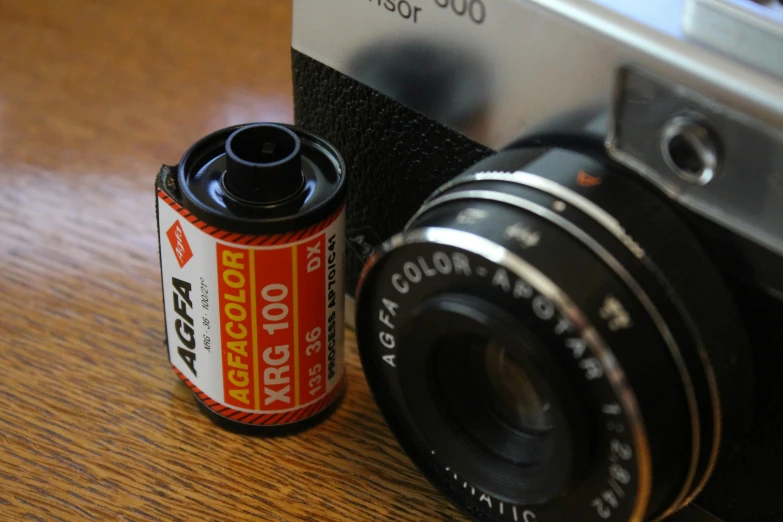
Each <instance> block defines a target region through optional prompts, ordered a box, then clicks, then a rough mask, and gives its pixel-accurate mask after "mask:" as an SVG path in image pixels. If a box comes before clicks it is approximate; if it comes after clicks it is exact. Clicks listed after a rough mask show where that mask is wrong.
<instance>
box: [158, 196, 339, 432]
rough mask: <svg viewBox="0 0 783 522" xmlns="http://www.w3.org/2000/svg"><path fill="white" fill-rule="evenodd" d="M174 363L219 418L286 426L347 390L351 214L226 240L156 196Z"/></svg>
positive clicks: (229, 236) (167, 199)
mask: <svg viewBox="0 0 783 522" xmlns="http://www.w3.org/2000/svg"><path fill="white" fill-rule="evenodd" d="M158 219H159V230H160V231H161V233H162V234H165V236H166V239H165V240H164V239H163V238H161V239H162V240H161V243H160V244H161V269H162V272H163V292H164V306H165V311H166V326H167V337H168V346H169V358H170V360H171V364H172V366H173V367H174V369H175V371H176V372H177V374H178V375H179V376H180V377H181V378H182V379H183V380H184V381H185V382H187V383H188V385H189V386H190V387H191V388H192V389H193V390H194V392H195V393H196V394H197V396H198V397H199V399H200V400H201V401H202V402H203V403H204V404H205V405H207V406H208V407H209V408H211V409H212V410H213V411H215V412H217V413H219V414H220V415H223V416H225V417H227V418H231V419H233V420H236V421H238V422H243V423H248V424H259V425H268V424H288V423H291V422H296V421H299V420H303V419H305V418H307V417H310V416H312V415H314V414H315V413H318V412H319V411H321V410H322V409H324V408H326V407H327V406H328V405H329V404H331V402H332V401H333V400H334V399H336V398H337V395H338V394H339V392H340V388H341V386H342V384H343V378H344V365H343V324H344V323H343V305H344V283H343V274H344V247H345V243H344V220H345V216H344V210H343V209H340V210H339V211H338V212H336V213H335V214H334V215H332V216H330V217H329V218H327V219H325V220H324V221H322V222H320V223H318V224H316V225H313V226H311V227H308V228H306V229H303V230H297V231H293V232H290V233H287V234H278V235H274V236H247V235H245V236H243V235H239V234H232V233H229V232H225V231H220V230H217V229H215V228H214V227H210V226H208V225H207V224H206V223H203V222H201V221H199V220H198V219H197V218H195V216H193V215H192V214H190V213H189V212H188V211H187V210H185V209H183V208H182V207H181V206H180V205H179V204H177V203H176V202H175V201H173V200H172V199H171V198H170V197H169V196H168V195H166V194H165V193H164V192H162V191H159V192H158Z"/></svg>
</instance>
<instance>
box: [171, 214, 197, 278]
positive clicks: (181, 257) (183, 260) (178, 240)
mask: <svg viewBox="0 0 783 522" xmlns="http://www.w3.org/2000/svg"><path fill="white" fill-rule="evenodd" d="M166 237H168V238H169V243H171V249H172V250H174V255H175V256H176V257H177V263H179V267H180V268H183V267H184V266H185V265H186V264H187V263H188V261H190V258H191V257H193V251H192V250H191V249H190V245H189V244H188V238H186V237H185V231H184V230H182V225H180V224H179V220H177V221H175V222H174V224H173V225H171V227H170V228H169V229H168V231H167V232H166Z"/></svg>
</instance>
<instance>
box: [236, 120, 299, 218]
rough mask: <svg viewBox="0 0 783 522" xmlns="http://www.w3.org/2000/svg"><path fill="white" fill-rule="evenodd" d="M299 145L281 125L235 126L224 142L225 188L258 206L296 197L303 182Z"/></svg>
mask: <svg viewBox="0 0 783 522" xmlns="http://www.w3.org/2000/svg"><path fill="white" fill-rule="evenodd" d="M301 148H302V144H301V142H300V141H299V137H298V136H297V135H296V134H295V133H294V132H293V131H291V130H289V129H287V128H286V127H283V126H281V125H275V124H271V123H261V124H257V125H248V126H246V127H242V128H240V129H237V130H236V131H234V133H233V134H231V136H229V137H228V140H227V141H226V172H225V175H224V178H223V184H224V186H225V188H226V191H227V192H228V194H230V195H231V196H233V197H234V198H236V199H239V200H242V201H247V202H250V203H255V204H259V205H268V204H273V203H277V202H282V201H285V200H287V199H289V198H291V197H293V196H295V195H296V194H297V193H298V192H299V191H300V189H301V188H302V186H303V185H304V181H305V178H304V175H303V174H302V157H301Z"/></svg>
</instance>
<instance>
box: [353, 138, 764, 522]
mask: <svg viewBox="0 0 783 522" xmlns="http://www.w3.org/2000/svg"><path fill="white" fill-rule="evenodd" d="M569 147H570V148H571V149H572V150H566V149H561V148H556V147H548V148H546V149H542V148H524V150H510V151H505V152H501V153H499V154H497V155H495V156H493V157H492V158H489V159H488V160H485V161H484V162H482V163H481V164H479V165H477V166H476V167H475V168H473V169H471V171H470V172H468V173H466V174H464V175H462V176H460V177H458V178H455V179H454V180H452V181H451V182H449V183H447V184H446V185H445V186H443V187H442V188H441V189H439V190H438V191H437V192H436V193H435V194H433V196H431V198H430V199H429V200H428V201H427V202H426V203H425V204H424V206H423V207H422V209H421V210H420V211H419V213H417V215H416V216H415V217H414V218H413V219H412V220H411V222H410V223H409V225H408V227H407V228H406V230H405V231H404V232H402V233H401V234H398V235H397V236H395V237H393V238H392V239H391V240H389V241H388V242H387V243H386V244H385V245H384V246H383V247H382V249H381V251H380V252H379V253H378V254H377V255H376V256H375V257H374V258H373V259H372V260H371V261H370V262H369V263H368V265H367V267H366V268H365V271H364V273H363V275H362V280H361V283H360V287H359V292H358V303H357V318H356V324H357V336H358V340H359V347H360V353H361V357H362V364H363V366H364V370H365V374H366V375H367V378H368V382H369V383H370V386H371V388H372V390H373V393H374V395H375V397H376V400H377V401H378V404H379V406H380V408H381V411H382V412H383V413H384V416H385V417H386V419H387V422H388V423H389V425H390V427H391V428H392V430H393V431H394V432H395V435H396V436H397V438H398V439H399V441H400V443H401V445H402V446H403V448H404V449H405V450H406V451H407V453H408V454H409V455H410V456H411V458H412V459H413V460H414V462H415V463H416V464H417V465H418V466H419V467H420V468H421V469H422V471H423V472H424V473H425V474H426V475H427V477H428V478H429V479H430V480H431V481H432V482H433V483H434V484H435V485H436V486H438V487H439V488H440V489H442V490H443V491H444V492H445V493H446V494H447V495H448V496H449V497H450V498H451V499H452V500H453V501H454V502H455V503H456V504H458V505H459V506H460V507H461V508H462V509H463V510H464V511H465V512H466V513H468V514H469V515H471V516H472V517H473V518H475V519H477V520H514V521H519V520H524V521H525V522H534V521H543V520H610V521H618V522H619V521H629V520H630V521H642V520H656V519H659V518H662V517H663V516H666V515H668V514H669V513H672V512H674V511H676V510H677V509H679V508H680V507H682V506H683V505H684V504H685V503H687V502H688V501H689V500H690V499H692V498H693V497H694V496H695V495H696V494H697V493H698V491H700V489H701V488H702V487H703V486H704V484H705V482H706V480H707V479H708V477H709V475H710V473H711V471H712V469H713V467H714V465H715V461H716V459H717V455H718V450H719V447H720V444H721V438H722V436H723V434H724V432H725V431H726V430H725V429H724V428H725V425H727V424H728V425H730V426H731V425H734V424H737V423H738V422H739V421H738V420H736V419H738V418H739V415H740V413H741V411H740V410H741V408H738V407H737V406H736V405H737V404H747V402H745V398H744V397H745V396H746V394H747V390H748V388H749V382H750V371H749V362H748V357H747V354H748V353H749V350H748V348H747V340H746V338H745V334H744V332H743V329H742V326H741V322H740V319H739V317H738V314H737V310H736V309H735V306H734V304H733V301H732V299H731V295H730V293H729V291H728V290H727V288H726V286H725V284H724V282H723V281H722V279H721V276H720V274H719V272H718V270H717V269H716V268H715V267H714V265H713V264H712V262H711V261H710V259H709V257H708V256H707V254H706V253H705V252H704V251H702V249H701V248H700V247H699V245H698V241H697V240H696V239H695V237H694V236H693V235H692V234H691V233H690V232H689V230H688V228H687V226H686V224H685V223H684V221H683V220H682V219H681V218H679V217H678V216H677V215H676V214H675V213H674V212H673V211H672V210H671V209H670V208H669V207H668V205H667V204H666V203H665V202H664V201H662V200H661V199H659V196H658V195H657V194H655V193H654V191H652V190H651V189H649V188H648V187H646V186H645V185H643V184H642V183H641V182H640V180H638V179H633V175H631V174H630V173H628V172H626V171H623V170H622V169H621V168H620V167H617V166H615V165H613V164H611V163H610V162H608V160H605V159H604V158H602V157H601V156H600V154H598V153H593V152H592V151H593V150H597V147H595V148H593V147H591V146H585V147H573V146H572V144H569ZM577 149H578V150H580V151H581V152H576V151H575V150H577ZM726 397H731V400H728V399H726Z"/></svg>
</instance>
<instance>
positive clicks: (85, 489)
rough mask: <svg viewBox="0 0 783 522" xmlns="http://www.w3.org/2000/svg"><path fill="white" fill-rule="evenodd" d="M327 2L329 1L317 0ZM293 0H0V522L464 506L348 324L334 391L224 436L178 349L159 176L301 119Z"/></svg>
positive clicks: (369, 514)
mask: <svg viewBox="0 0 783 522" xmlns="http://www.w3.org/2000/svg"><path fill="white" fill-rule="evenodd" d="M325 1H326V0H325ZM290 17H291V12H290V5H289V2H288V1H285V0H277V1H272V0H241V1H240V0H231V1H228V0H225V1H199V2H195V1H192V0H113V1H99V0H67V1H63V0H0V182H1V183H2V185H1V186H0V295H1V296H2V299H1V300H0V399H2V401H3V406H2V413H0V521H3V522H4V521H15V520H42V521H50V520H188V521H192V520H193V521H198V520H220V521H235V520H236V521H238V520H319V521H320V520H453V519H459V518H460V517H459V515H458V513H457V512H456V511H455V510H453V508H451V507H450V505H449V503H448V502H447V501H446V500H444V499H443V498H442V497H441V496H440V495H439V494H438V493H437V492H436V491H435V490H434V489H433V488H432V487H431V486H430V485H429V484H428V483H427V482H426V481H425V480H424V479H423V478H422V477H421V476H420V475H419V473H418V472H417V471H416V470H415V469H414V467H413V466H412V465H411V463H410V462H409V460H408V459H407V457H405V455H404V454H403V453H402V452H401V451H400V449H399V447H398V445H397V444H396V442H395V441H394V440H393V439H392V437H391V436H390V434H389V431H388V430H387V428H386V426H385V425H384V423H383V421H382V419H381V417H380V415H379V413H378V411H377V409H376V407H375V405H374V403H373V401H372V398H371V396H370V394H369V392H368V389H367V386H366V384H365V382H364V377H363V375H362V372H361V368H360V366H359V362H358V358H357V354H356V345H355V341H354V339H353V337H352V336H350V335H349V337H348V350H347V351H348V368H349V370H348V374H349V389H348V394H347V397H346V400H345V401H344V403H343V405H342V407H341V408H340V409H339V410H338V411H337V412H336V413H335V414H334V415H333V416H332V417H330V418H329V419H328V420H327V421H326V422H324V423H323V424H321V425H320V426H318V427H316V428H313V429H312V430H310V431H306V432H304V433H302V434H299V435H296V436H292V437H287V438H278V439H257V438H248V437H243V436H238V435H233V434H230V433H227V432H225V431H223V430H221V429H219V428H217V427H215V426H214V425H212V424H211V423H210V422H209V421H208V420H207V418H206V417H204V416H203V415H202V414H201V413H199V412H198V411H197V409H196V406H195V405H194V404H193V400H192V397H191V394H190V392H189V390H188V389H187V388H186V387H185V386H184V385H183V384H181V383H180V382H179V380H178V379H177V378H176V377H175V375H174V373H173V372H172V371H171V368H170V367H169V364H168V362H167V358H166V353H165V350H164V345H163V336H164V331H163V313H162V306H161V290H160V274H159V270H158V259H157V256H158V254H157V240H156V232H155V214H154V201H155V200H154V197H155V196H154V191H153V181H154V175H155V173H156V172H157V170H158V168H159V166H160V164H161V163H164V162H165V163H175V162H176V161H177V160H178V159H179V157H180V156H181V154H182V153H183V152H184V150H185V149H186V148H187V147H188V146H189V145H190V144H191V143H192V142H194V141H195V140H197V139H198V138H200V137H201V136H203V135H205V134H207V133H209V132H211V131H213V130H216V129H218V128H222V127H224V126H227V125H231V124H235V123H242V122H248V121H264V120H266V121H284V122H285V121H291V119H292V102H291V96H290V92H291V85H290V81H291V80H290V63H289V62H290V23H291V22H290Z"/></svg>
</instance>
